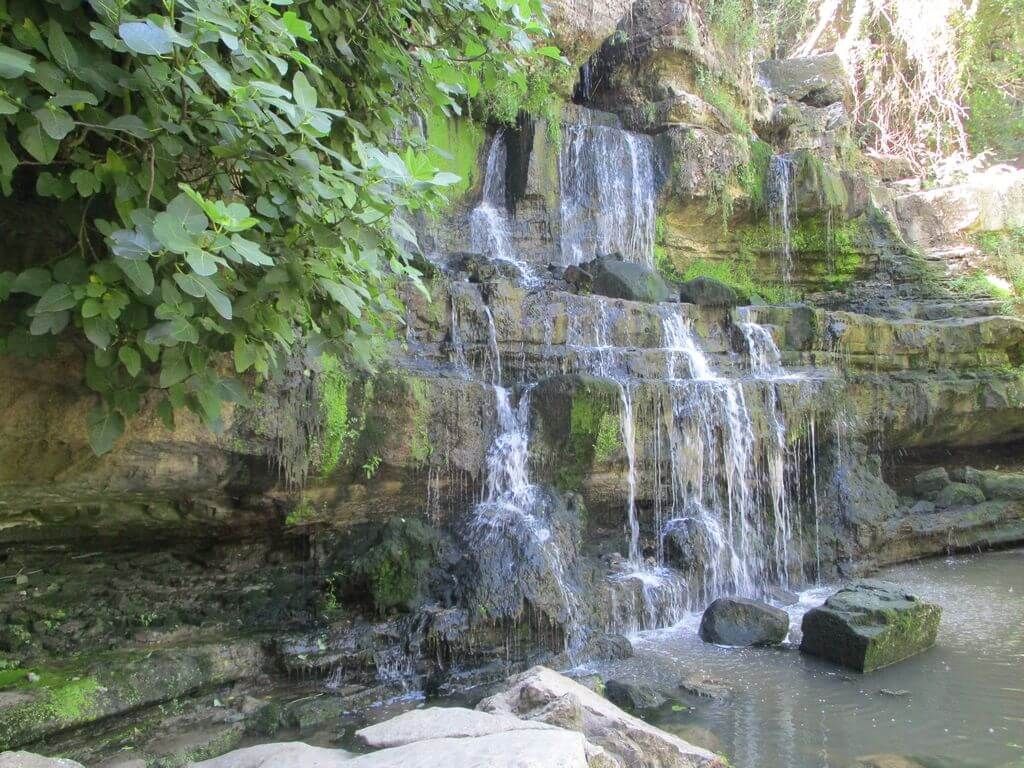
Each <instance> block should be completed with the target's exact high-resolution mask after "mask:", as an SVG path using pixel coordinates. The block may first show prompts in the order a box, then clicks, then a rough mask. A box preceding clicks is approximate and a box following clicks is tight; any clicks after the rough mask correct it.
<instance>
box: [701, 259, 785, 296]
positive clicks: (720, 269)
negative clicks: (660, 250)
mask: <svg viewBox="0 0 1024 768" xmlns="http://www.w3.org/2000/svg"><path fill="white" fill-rule="evenodd" d="M697 277H710V278H712V279H714V280H717V281H719V282H720V283H724V284H725V285H728V286H729V287H730V288H732V289H733V290H735V291H736V292H737V293H738V294H739V295H740V296H741V297H743V298H744V300H746V301H750V300H752V299H753V298H754V297H758V298H760V299H762V300H764V301H766V302H767V303H769V304H783V303H785V302H786V301H790V300H792V299H794V298H796V295H795V293H794V292H793V291H791V290H789V289H787V288H786V287H785V286H782V285H779V284H777V283H769V282H764V281H762V280H759V279H757V277H756V276H755V275H754V265H753V262H752V261H751V260H749V259H746V258H743V257H742V256H740V257H737V258H733V259H727V260H712V259H697V260H696V261H693V262H690V264H688V265H687V267H686V269H685V270H684V271H683V272H682V275H681V279H682V280H693V279H694V278H697Z"/></svg>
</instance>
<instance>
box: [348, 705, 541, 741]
mask: <svg viewBox="0 0 1024 768" xmlns="http://www.w3.org/2000/svg"><path fill="white" fill-rule="evenodd" d="M553 729H554V726H551V725H547V724H545V723H538V722H534V721H531V720H520V719H519V718H518V717H511V716H509V715H492V714H490V713H487V712H478V711H476V710H472V709H463V708H462V707H430V708H429V709H413V710H410V711H409V712H405V713H403V714H401V715H398V717H393V718H391V719H390V720H385V721H384V722H382V723H377V724H375V725H371V726H369V727H367V728H363V729H361V730H358V731H356V739H357V740H358V741H359V742H360V743H361V744H364V745H365V746H367V747H372V748H374V749H385V748H388V747H401V746H404V745H406V744H413V743H415V742H418V741H426V740H429V739H442V738H462V737H477V736H490V735H491V734H495V733H505V732H507V731H531V730H532V731H540V730H548V731H550V730H553Z"/></svg>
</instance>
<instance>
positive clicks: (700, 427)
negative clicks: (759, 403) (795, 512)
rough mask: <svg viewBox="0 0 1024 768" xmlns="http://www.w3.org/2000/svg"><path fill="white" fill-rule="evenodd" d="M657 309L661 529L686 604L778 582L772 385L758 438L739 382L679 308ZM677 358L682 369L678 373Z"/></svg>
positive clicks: (786, 512)
mask: <svg viewBox="0 0 1024 768" xmlns="http://www.w3.org/2000/svg"><path fill="white" fill-rule="evenodd" d="M662 319H663V333H664V338H665V342H664V343H665V347H666V351H667V353H668V356H669V360H668V375H669V380H668V397H667V401H666V404H665V408H664V422H665V423H664V432H665V434H666V436H667V452H666V453H667V459H668V462H667V463H668V469H669V473H668V474H669V477H670V507H669V512H668V514H669V517H670V519H669V520H668V522H667V523H665V525H664V527H663V533H662V535H663V537H664V538H665V539H667V540H668V542H669V544H670V546H669V547H668V548H669V549H671V550H672V558H671V559H672V560H673V561H674V562H675V564H677V565H679V566H680V567H681V568H682V569H683V571H684V573H685V574H686V575H687V577H688V581H689V583H690V587H691V601H692V607H699V606H700V605H703V604H706V603H707V602H709V601H710V600H712V599H714V598H715V597H718V596H720V595H724V594H741V595H749V596H755V595H759V594H761V593H762V591H763V587H764V586H766V585H767V584H768V583H771V582H778V583H782V584H783V585H786V584H788V580H789V572H790V568H791V563H790V557H791V549H790V540H791V538H792V536H793V529H792V525H791V521H790V506H791V505H790V502H789V497H788V494H787V489H786V458H787V452H786V450H785V434H786V430H785V422H784V420H783V418H782V413H781V409H779V408H778V407H777V404H776V402H775V392H774V389H771V391H770V393H769V395H768V397H767V398H766V401H767V402H766V414H765V416H766V420H767V422H768V425H769V429H768V430H766V434H763V435H762V436H761V438H760V439H758V438H757V430H756V429H755V420H754V417H753V414H752V413H751V411H750V409H749V408H748V406H747V402H746V396H745V393H744V388H743V384H742V382H741V381H739V380H729V379H726V378H724V377H722V376H719V375H718V374H717V373H716V372H715V371H714V370H713V369H712V367H711V365H710V363H709V361H708V359H707V357H706V355H705V354H704V353H703V351H702V350H701V349H700V347H699V345H698V344H697V342H696V339H695V337H694V334H693V332H692V331H691V330H690V328H689V327H688V326H687V324H686V321H685V320H684V319H683V318H682V317H681V315H680V314H679V312H678V310H676V309H669V310H667V311H666V312H665V313H664V314H663V318H662ZM762 330H764V329H762ZM765 333H767V331H765ZM679 358H681V359H682V361H685V363H686V370H687V372H688V373H689V375H690V378H688V379H687V378H680V377H677V372H678V371H679V368H680V367H681V366H680V365H679V363H680V360H679ZM780 367H781V366H780ZM762 478H763V479H762ZM766 512H770V514H766Z"/></svg>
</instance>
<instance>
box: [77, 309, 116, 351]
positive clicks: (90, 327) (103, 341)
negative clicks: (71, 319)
mask: <svg viewBox="0 0 1024 768" xmlns="http://www.w3.org/2000/svg"><path fill="white" fill-rule="evenodd" d="M82 330H83V331H85V337H86V338H87V339H89V341H91V342H92V343H93V344H94V345H95V346H97V347H99V348H100V349H106V348H107V347H109V346H110V335H111V331H112V326H111V323H110V321H109V320H107V318H105V317H87V318H85V319H84V320H83V321H82Z"/></svg>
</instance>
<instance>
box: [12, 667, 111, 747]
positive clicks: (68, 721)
mask: <svg viewBox="0 0 1024 768" xmlns="http://www.w3.org/2000/svg"><path fill="white" fill-rule="evenodd" d="M30 671H31V672H32V673H33V674H35V675H38V677H39V679H38V680H36V681H35V682H31V681H30V680H29V677H28V674H29V672H30ZM0 675H2V677H0V688H6V689H13V690H15V691H18V692H24V693H25V694H28V695H30V696H32V697H33V699H32V700H31V701H28V702H26V703H23V704H20V705H16V706H13V707H8V708H6V709H5V710H3V711H2V712H0V750H2V749H6V748H9V747H14V746H18V745H19V744H21V743H24V739H26V738H31V737H32V735H33V734H34V733H37V732H38V731H39V730H40V729H41V728H42V725H43V724H44V723H48V722H53V721H56V722H58V723H60V724H61V725H62V726H71V725H76V724H79V723H83V722H87V721H88V720H89V719H90V718H91V717H93V716H95V715H97V714H99V712H100V710H101V707H100V706H99V702H98V701H97V696H98V695H99V694H100V692H101V691H102V690H103V689H102V686H101V685H100V683H99V681H97V680H96V679H95V678H94V677H88V676H77V675H72V674H71V673H69V672H64V671H58V670H53V669H32V670H26V669H17V670H5V671H4V672H3V673H0Z"/></svg>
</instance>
